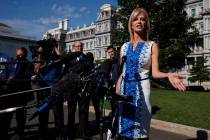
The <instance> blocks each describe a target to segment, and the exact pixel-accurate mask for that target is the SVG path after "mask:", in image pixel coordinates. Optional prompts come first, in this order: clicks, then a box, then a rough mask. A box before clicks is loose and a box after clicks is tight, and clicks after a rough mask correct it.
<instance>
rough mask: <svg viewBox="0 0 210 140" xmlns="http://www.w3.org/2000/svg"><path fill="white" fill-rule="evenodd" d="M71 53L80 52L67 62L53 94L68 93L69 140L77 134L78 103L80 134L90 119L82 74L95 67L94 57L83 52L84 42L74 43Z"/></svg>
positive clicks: (53, 87) (54, 86)
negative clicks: (76, 114) (83, 91)
mask: <svg viewBox="0 0 210 140" xmlns="http://www.w3.org/2000/svg"><path fill="white" fill-rule="evenodd" d="M71 54H79V55H78V56H77V57H75V58H73V59H71V60H67V61H66V62H65V65H66V67H65V75H64V76H63V77H62V78H61V80H59V81H58V82H57V83H55V84H54V85H53V86H52V95H55V96H59V95H60V94H64V93H66V98H67V102H68V124H67V134H66V135H68V136H67V137H69V140H72V139H74V134H75V112H76V107H77V103H78V104H79V130H81V132H80V134H79V136H83V134H84V128H85V127H86V124H87V121H88V116H87V115H88V109H86V108H88V107H89V102H88V98H89V97H87V96H86V95H84V94H81V95H80V93H81V92H82V90H81V89H82V88H83V86H84V83H83V82H82V80H81V75H83V74H85V73H87V72H89V71H90V70H91V69H92V68H93V67H94V64H93V61H92V58H91V59H90V58H88V56H87V55H85V54H84V53H83V44H82V43H81V42H79V41H76V42H75V43H74V45H73V48H72V52H71V53H70V55H71Z"/></svg>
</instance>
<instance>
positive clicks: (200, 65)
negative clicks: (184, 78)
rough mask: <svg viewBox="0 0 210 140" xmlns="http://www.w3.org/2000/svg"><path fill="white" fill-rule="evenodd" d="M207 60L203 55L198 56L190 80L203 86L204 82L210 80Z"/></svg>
mask: <svg viewBox="0 0 210 140" xmlns="http://www.w3.org/2000/svg"><path fill="white" fill-rule="evenodd" d="M206 62H207V60H206V59H204V58H203V57H198V58H197V61H196V63H195V65H194V66H193V67H192V69H191V70H190V77H189V78H188V80H189V81H190V82H197V81H198V83H199V85H200V86H201V83H202V82H205V81H210V70H209V69H208V66H207V65H205V63H206Z"/></svg>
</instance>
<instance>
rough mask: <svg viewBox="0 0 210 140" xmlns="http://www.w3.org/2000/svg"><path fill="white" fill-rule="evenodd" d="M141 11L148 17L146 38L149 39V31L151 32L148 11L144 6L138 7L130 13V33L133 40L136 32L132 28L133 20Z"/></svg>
mask: <svg viewBox="0 0 210 140" xmlns="http://www.w3.org/2000/svg"><path fill="white" fill-rule="evenodd" d="M140 13H144V15H145V18H146V30H145V32H144V35H145V36H144V37H145V39H146V40H149V32H150V21H149V16H148V13H147V11H146V10H145V9H144V8H136V9H134V10H133V12H132V13H131V15H130V18H129V22H128V29H129V33H130V40H131V41H132V42H133V39H134V34H133V30H132V27H131V26H132V21H133V20H134V19H135V18H136V16H138V15H139V14H140Z"/></svg>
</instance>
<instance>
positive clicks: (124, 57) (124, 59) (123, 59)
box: [118, 55, 127, 77]
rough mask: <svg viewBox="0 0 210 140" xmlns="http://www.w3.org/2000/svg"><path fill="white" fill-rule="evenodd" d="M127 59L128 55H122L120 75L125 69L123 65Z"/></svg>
mask: <svg viewBox="0 0 210 140" xmlns="http://www.w3.org/2000/svg"><path fill="white" fill-rule="evenodd" d="M126 60H127V56H125V55H124V56H123V57H122V63H121V65H120V68H119V71H118V77H119V76H120V75H121V73H122V70H123V66H124V64H125V61H126Z"/></svg>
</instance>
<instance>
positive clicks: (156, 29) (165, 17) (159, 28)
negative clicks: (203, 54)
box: [113, 0, 198, 71]
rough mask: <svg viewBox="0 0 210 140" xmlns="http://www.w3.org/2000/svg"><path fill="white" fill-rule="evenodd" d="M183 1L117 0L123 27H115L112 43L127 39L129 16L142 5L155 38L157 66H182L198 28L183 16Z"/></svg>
mask: <svg viewBox="0 0 210 140" xmlns="http://www.w3.org/2000/svg"><path fill="white" fill-rule="evenodd" d="M185 2H186V0H170V1H168V0H129V1H128V0H118V4H119V6H120V7H121V9H120V10H119V14H118V16H117V20H119V21H120V22H121V23H122V24H123V27H124V28H123V29H119V30H117V31H116V35H115V37H116V39H114V40H115V41H114V42H113V43H114V44H115V45H117V46H121V45H122V44H123V43H124V42H125V41H128V40H129V32H128V27H127V26H128V19H129V16H130V14H131V12H132V11H133V9H135V8H137V7H142V8H144V9H146V10H147V12H148V13H149V16H150V21H151V35H150V40H155V41H156V42H157V43H158V44H159V47H160V67H161V68H162V70H174V71H176V70H177V69H180V68H182V67H183V66H184V65H185V58H186V56H187V55H188V54H189V53H190V49H189V46H192V45H193V44H194V43H195V41H196V39H197V37H198V32H197V31H196V30H195V28H194V27H193V23H194V19H193V18H189V17H187V14H186V12H185V10H184V8H185ZM189 29H191V32H189Z"/></svg>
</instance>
